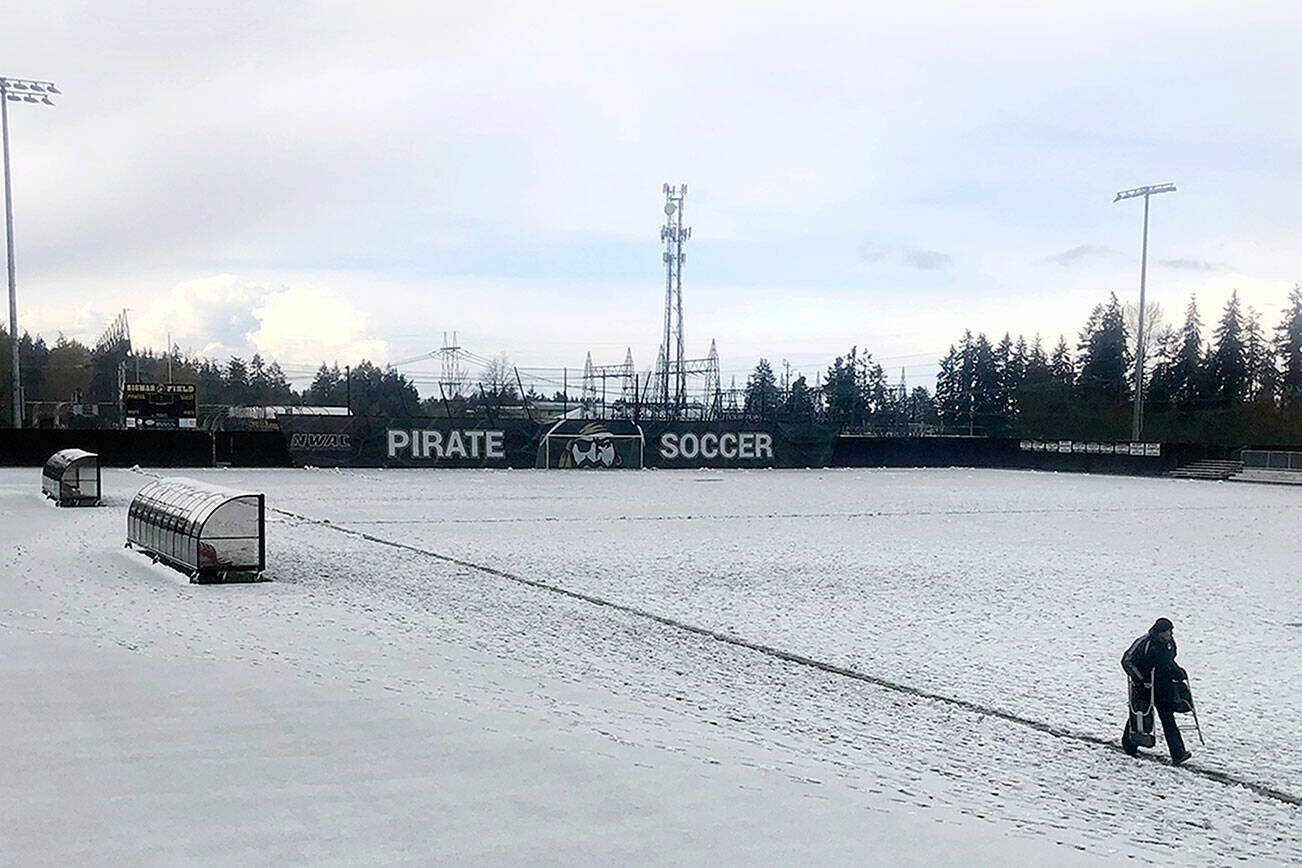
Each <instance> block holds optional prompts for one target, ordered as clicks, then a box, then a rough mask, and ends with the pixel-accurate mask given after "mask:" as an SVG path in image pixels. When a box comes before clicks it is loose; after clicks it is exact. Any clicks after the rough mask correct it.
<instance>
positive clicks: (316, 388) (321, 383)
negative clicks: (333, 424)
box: [304, 362, 346, 407]
mask: <svg viewBox="0 0 1302 868" xmlns="http://www.w3.org/2000/svg"><path fill="white" fill-rule="evenodd" d="M345 387H346V384H345V383H344V380H343V376H342V375H341V374H340V372H339V365H337V364H336V365H335V366H334V367H332V368H327V367H326V365H325V362H322V363H321V367H319V368H317V372H316V376H315V377H314V378H313V379H312V385H311V386H309V387H308V390H307V396H306V400H305V401H304V403H307V404H310V405H312V406H316V407H337V406H340V405H342V404H343V403H344V391H345Z"/></svg>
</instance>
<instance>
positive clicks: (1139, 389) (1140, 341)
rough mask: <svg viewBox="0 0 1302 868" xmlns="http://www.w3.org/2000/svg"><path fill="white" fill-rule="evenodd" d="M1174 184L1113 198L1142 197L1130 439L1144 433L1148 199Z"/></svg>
mask: <svg viewBox="0 0 1302 868" xmlns="http://www.w3.org/2000/svg"><path fill="white" fill-rule="evenodd" d="M1174 192H1175V184H1152V185H1150V186H1148V187H1136V188H1134V189H1133V190H1122V191H1121V192H1120V193H1118V194H1117V197H1116V198H1115V199H1113V200H1112V201H1113V202H1120V201H1121V200H1122V199H1137V198H1139V197H1140V196H1143V197H1144V243H1143V247H1142V253H1141V254H1140V260H1139V329H1138V333H1137V334H1136V335H1135V412H1134V415H1133V416H1132V418H1131V424H1130V439H1131V440H1133V441H1139V440H1140V439H1141V435H1142V434H1143V433H1144V288H1145V284H1146V283H1147V280H1148V199H1149V197H1150V196H1156V195H1157V194H1158V193H1174Z"/></svg>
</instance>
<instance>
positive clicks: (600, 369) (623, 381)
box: [583, 349, 637, 419]
mask: <svg viewBox="0 0 1302 868" xmlns="http://www.w3.org/2000/svg"><path fill="white" fill-rule="evenodd" d="M598 380H600V381H601V386H600V387H598V386H597V381H598ZM607 380H614V381H615V382H616V383H618V384H619V398H618V400H619V401H620V402H621V404H622V405H623V407H622V409H623V410H624V412H629V409H628V408H630V407H632V406H633V404H634V403H635V402H636V401H637V372H636V371H634V369H633V350H632V349H627V350H625V352H624V363H623V364H622V365H594V364H593V363H592V353H588V359H587V361H586V362H584V363H583V403H584V406H585V407H587V408H588V410H589V412H591V410H592V408H593V407H595V406H598V405H599V406H600V407H601V413H602V418H603V419H604V418H606V409H605V408H606V402H607V400H608V395H607V393H606V381H607Z"/></svg>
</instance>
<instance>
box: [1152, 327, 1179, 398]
mask: <svg viewBox="0 0 1302 868" xmlns="http://www.w3.org/2000/svg"><path fill="white" fill-rule="evenodd" d="M1144 343H1145V344H1146V345H1147V346H1148V352H1149V363H1150V373H1149V377H1148V387H1147V388H1146V389H1145V392H1144V401H1145V403H1146V404H1148V405H1149V406H1150V407H1154V408H1156V409H1159V410H1161V409H1170V407H1171V406H1172V402H1173V401H1174V396H1175V380H1174V371H1175V360H1176V358H1177V357H1178V356H1179V349H1180V333H1179V332H1177V331H1176V330H1175V329H1173V328H1171V327H1170V326H1163V327H1162V329H1161V330H1160V331H1157V332H1155V333H1153V334H1151V335H1146V336H1145V338H1144Z"/></svg>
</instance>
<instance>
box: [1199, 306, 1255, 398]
mask: <svg viewBox="0 0 1302 868" xmlns="http://www.w3.org/2000/svg"><path fill="white" fill-rule="evenodd" d="M1212 336H1213V338H1214V340H1215V342H1216V343H1215V347H1214V348H1213V349H1212V351H1211V355H1210V358H1209V362H1210V364H1209V365H1208V369H1207V375H1208V385H1209V386H1210V388H1211V394H1212V395H1214V396H1215V397H1216V399H1217V400H1218V401H1219V402H1220V405H1221V407H1223V408H1228V407H1236V406H1238V405H1239V404H1240V403H1242V401H1243V399H1244V397H1246V395H1247V392H1248V359H1247V349H1246V347H1245V345H1244V328H1243V315H1242V314H1241V313H1240V312H1239V291H1238V290H1237V289H1236V290H1234V291H1233V292H1231V293H1230V298H1229V301H1227V302H1226V303H1225V313H1224V314H1222V315H1221V321H1220V323H1219V324H1218V325H1217V326H1216V331H1215V332H1213V334H1212Z"/></svg>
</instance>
